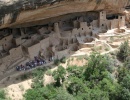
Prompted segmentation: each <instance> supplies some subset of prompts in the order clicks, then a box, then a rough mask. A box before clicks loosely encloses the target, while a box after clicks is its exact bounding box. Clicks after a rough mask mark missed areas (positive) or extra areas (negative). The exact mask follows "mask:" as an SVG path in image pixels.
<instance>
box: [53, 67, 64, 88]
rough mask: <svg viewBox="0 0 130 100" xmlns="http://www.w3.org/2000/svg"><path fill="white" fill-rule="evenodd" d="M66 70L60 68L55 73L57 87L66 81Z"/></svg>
mask: <svg viewBox="0 0 130 100" xmlns="http://www.w3.org/2000/svg"><path fill="white" fill-rule="evenodd" d="M65 75H66V70H65V68H64V67H62V66H59V67H58V69H57V70H56V71H54V72H53V74H52V76H53V77H54V80H55V81H56V84H55V85H56V86H61V84H62V83H63V82H64V81H65Z"/></svg>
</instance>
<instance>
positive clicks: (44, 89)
mask: <svg viewBox="0 0 130 100" xmlns="http://www.w3.org/2000/svg"><path fill="white" fill-rule="evenodd" d="M125 49H127V48H125ZM124 51H127V50H124ZM121 52H122V51H121ZM113 56H114V58H111V57H110V56H108V55H101V54H99V53H92V54H91V55H90V57H89V60H88V63H87V64H86V65H85V66H80V67H79V66H76V65H75V66H68V68H67V69H65V68H64V67H62V66H59V67H58V69H57V70H55V71H54V72H53V73H52V76H53V78H54V80H55V82H54V83H52V84H50V85H47V86H43V83H42V82H43V74H44V71H43V70H38V72H37V71H36V72H34V73H33V75H34V76H35V77H34V83H33V84H35V85H34V88H32V89H30V90H27V91H26V93H25V94H24V97H25V100H130V99H129V98H130V70H129V58H128V57H127V60H126V61H125V63H124V67H117V64H116V63H117V62H118V61H116V62H115V58H116V57H115V56H116V55H113ZM123 57H124V56H123ZM113 68H114V69H113ZM115 73H117V74H115ZM35 79H36V80H35Z"/></svg>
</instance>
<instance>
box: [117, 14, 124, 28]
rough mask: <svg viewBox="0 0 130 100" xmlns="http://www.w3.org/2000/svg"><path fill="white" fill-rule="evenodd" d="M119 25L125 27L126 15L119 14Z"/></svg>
mask: <svg viewBox="0 0 130 100" xmlns="http://www.w3.org/2000/svg"><path fill="white" fill-rule="evenodd" d="M118 20H119V27H125V16H119V17H118Z"/></svg>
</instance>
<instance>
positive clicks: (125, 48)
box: [117, 40, 130, 61]
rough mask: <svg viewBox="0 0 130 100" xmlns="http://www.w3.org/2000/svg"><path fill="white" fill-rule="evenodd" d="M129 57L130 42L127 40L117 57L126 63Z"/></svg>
mask: <svg viewBox="0 0 130 100" xmlns="http://www.w3.org/2000/svg"><path fill="white" fill-rule="evenodd" d="M128 56H130V46H129V41H128V40H127V41H125V42H124V43H122V44H121V46H120V48H119V51H118V53H117V57H118V58H119V60H121V61H125V60H126V58H127V57H128Z"/></svg>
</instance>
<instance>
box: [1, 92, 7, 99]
mask: <svg viewBox="0 0 130 100" xmlns="http://www.w3.org/2000/svg"><path fill="white" fill-rule="evenodd" d="M5 95H6V94H5V91H4V90H0V100H5Z"/></svg>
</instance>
